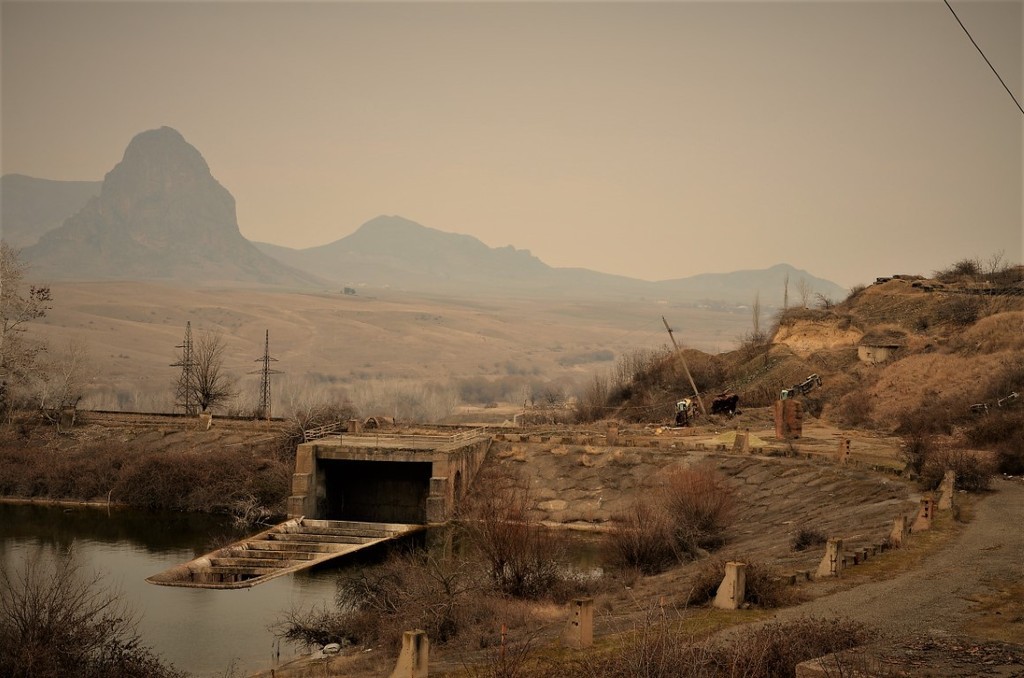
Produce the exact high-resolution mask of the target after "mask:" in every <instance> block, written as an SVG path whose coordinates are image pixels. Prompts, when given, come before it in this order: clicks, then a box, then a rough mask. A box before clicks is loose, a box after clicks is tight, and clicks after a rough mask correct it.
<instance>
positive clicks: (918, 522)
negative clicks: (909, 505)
mask: <svg viewBox="0 0 1024 678" xmlns="http://www.w3.org/2000/svg"><path fill="white" fill-rule="evenodd" d="M934 515H935V500H934V499H932V498H931V497H922V499H921V508H919V509H918V511H917V517H916V518H914V526H913V528H911V529H912V530H913V531H914V532H923V531H925V530H928V529H931V526H932V517H933V516H934Z"/></svg>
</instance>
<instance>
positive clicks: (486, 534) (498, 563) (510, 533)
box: [459, 468, 567, 598]
mask: <svg viewBox="0 0 1024 678" xmlns="http://www.w3.org/2000/svg"><path fill="white" fill-rule="evenodd" d="M532 509H533V504H532V501H531V498H530V489H529V483H528V481H527V480H526V479H525V478H523V477H521V476H519V475H517V474H515V473H513V472H511V471H509V470H507V469H497V468H492V469H482V470H481V471H480V473H479V475H478V476H477V478H476V480H475V481H474V488H473V492H472V493H471V494H470V495H468V496H467V497H466V499H465V501H464V502H463V505H462V508H461V510H460V516H459V517H460V520H461V524H462V527H463V534H464V535H465V536H466V538H467V542H468V543H469V545H470V546H471V548H472V549H473V550H474V551H475V552H476V553H478V554H480V556H481V557H482V558H483V559H484V561H485V563H486V566H487V571H488V575H489V577H490V581H491V585H492V586H493V587H494V588H495V589H496V590H497V591H499V592H500V593H502V594H505V595H509V596H513V597H516V598H541V597H544V596H548V595H550V593H551V592H553V591H557V592H565V591H566V587H567V583H566V581H565V572H566V569H565V567H564V566H563V563H564V560H565V557H564V556H565V549H564V545H563V544H564V543H563V542H562V541H561V540H559V539H558V538H557V536H556V535H555V534H553V533H552V532H551V531H549V530H545V529H544V528H543V526H542V525H540V523H539V522H538V521H537V520H536V519H535V518H534V516H533V515H532Z"/></svg>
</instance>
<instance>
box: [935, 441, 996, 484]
mask: <svg viewBox="0 0 1024 678" xmlns="http://www.w3.org/2000/svg"><path fill="white" fill-rule="evenodd" d="M946 471H954V472H955V473H956V486H957V489H961V490H966V491H968V492H984V491H986V490H988V489H989V486H990V485H991V482H992V474H993V473H994V472H995V468H994V466H993V464H992V462H991V461H989V460H988V459H984V458H981V457H979V456H978V455H977V454H974V453H971V452H968V451H967V450H961V449H951V448H947V447H936V448H933V449H932V451H931V452H930V453H929V454H928V455H926V456H925V458H924V463H923V464H922V465H921V473H920V479H919V482H920V484H921V487H923V488H925V489H929V490H934V489H936V488H937V487H938V486H939V484H940V483H941V482H942V478H943V477H944V476H945V475H946Z"/></svg>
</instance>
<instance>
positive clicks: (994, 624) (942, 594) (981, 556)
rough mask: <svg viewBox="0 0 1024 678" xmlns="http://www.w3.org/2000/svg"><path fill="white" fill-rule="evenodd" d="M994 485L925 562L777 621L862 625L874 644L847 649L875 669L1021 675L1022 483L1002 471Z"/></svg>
mask: <svg viewBox="0 0 1024 678" xmlns="http://www.w3.org/2000/svg"><path fill="white" fill-rule="evenodd" d="M993 489H994V490H995V492H993V493H992V494H991V495H989V496H987V497H985V498H984V499H983V500H981V501H980V502H979V503H978V505H977V512H976V515H975V516H974V519H973V520H972V521H971V522H970V523H969V524H968V525H967V526H966V527H965V529H964V531H963V532H962V533H961V534H960V535H959V536H958V537H957V538H955V539H954V540H953V541H952V542H951V543H950V544H948V545H946V546H945V547H944V548H942V549H941V550H939V551H938V552H937V553H935V554H934V555H932V556H931V557H929V558H928V560H927V561H926V562H925V563H924V565H923V566H921V567H917V568H914V569H912V570H911V571H909V572H907V573H904V574H901V575H898V576H896V577H895V578H892V579H888V580H885V581H878V582H869V583H864V584H860V585H858V586H855V587H854V588H851V589H848V590H843V591H839V592H836V593H832V594H827V595H824V596H821V597H819V598H816V599H815V600H813V601H811V602H808V603H805V604H803V605H799V606H796V607H793V608H788V609H785V610H780V611H779V613H778V614H777V615H776V616H775V617H774V620H775V621H784V620H789V619H794V618H797V617H803V616H814V617H832V616H840V617H845V618H848V619H853V620H856V621H860V622H863V623H865V624H867V625H868V626H869V627H871V628H873V629H875V630H876V631H877V632H878V638H879V640H878V642H876V643H875V644H874V645H871V646H868V647H866V648H859V649H856V650H853V651H851V652H850V653H847V654H850V655H851V657H856V656H859V655H864V656H867V657H873V658H874V659H873V660H872V661H873V662H874V663H873V664H871V666H873V667H874V669H873V671H877V672H878V675H899V676H903V675H913V676H943V677H944V678H960V677H967V676H992V677H993V678H995V677H1000V678H1002V677H1010V676H1015V677H1020V676H1024V649H1022V645H1024V613H1022V609H1024V600H1021V596H1022V591H1024V586H1022V585H1024V482H1021V481H1020V480H1019V479H1017V480H1003V479H1000V480H996V481H995V482H994V483H993ZM991 601H997V602H1000V603H1001V604H996V605H987V604H985V603H987V602H991ZM979 603H981V604H979ZM993 639H1001V640H1003V641H1009V642H1010V643H1013V644H1006V643H1004V642H999V641H998V640H993Z"/></svg>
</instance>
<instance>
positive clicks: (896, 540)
mask: <svg viewBox="0 0 1024 678" xmlns="http://www.w3.org/2000/svg"><path fill="white" fill-rule="evenodd" d="M906 540H907V517H906V516H904V515H900V516H896V519H895V520H893V521H892V531H891V532H889V544H890V545H891V546H894V547H899V546H903V542H905V541H906Z"/></svg>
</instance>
